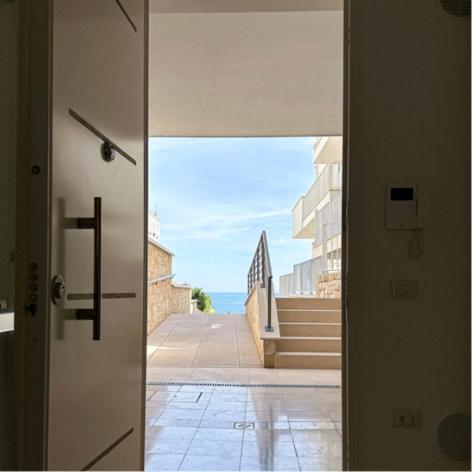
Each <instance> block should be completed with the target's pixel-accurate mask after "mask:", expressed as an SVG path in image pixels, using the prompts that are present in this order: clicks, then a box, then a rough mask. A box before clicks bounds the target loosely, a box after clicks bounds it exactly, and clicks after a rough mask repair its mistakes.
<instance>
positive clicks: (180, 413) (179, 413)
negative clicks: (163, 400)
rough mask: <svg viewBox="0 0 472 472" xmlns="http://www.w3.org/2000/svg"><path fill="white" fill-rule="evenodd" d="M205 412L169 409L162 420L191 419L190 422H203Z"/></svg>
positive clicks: (163, 414) (162, 416) (161, 417)
mask: <svg viewBox="0 0 472 472" xmlns="http://www.w3.org/2000/svg"><path fill="white" fill-rule="evenodd" d="M204 413H205V410H186V409H183V408H175V409H167V410H166V411H164V412H163V413H162V414H161V416H160V417H159V418H160V419H163V420H167V419H189V420H201V419H202V417H203V415H204Z"/></svg>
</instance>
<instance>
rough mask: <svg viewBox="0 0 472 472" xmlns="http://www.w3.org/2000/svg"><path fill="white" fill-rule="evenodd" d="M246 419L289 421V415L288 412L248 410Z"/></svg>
mask: <svg viewBox="0 0 472 472" xmlns="http://www.w3.org/2000/svg"><path fill="white" fill-rule="evenodd" d="M246 421H271V422H276V421H288V417H287V414H286V413H279V412H277V411H270V410H267V411H247V412H246Z"/></svg>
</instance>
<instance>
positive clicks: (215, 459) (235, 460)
mask: <svg viewBox="0 0 472 472" xmlns="http://www.w3.org/2000/svg"><path fill="white" fill-rule="evenodd" d="M239 463H240V458H239V457H227V456H223V455H220V456H200V455H198V456H194V455H190V454H187V455H186V456H185V458H184V460H183V462H182V464H181V466H180V469H179V470H181V471H189V472H190V471H192V472H197V471H208V472H213V471H237V470H239Z"/></svg>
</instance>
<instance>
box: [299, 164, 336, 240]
mask: <svg viewBox="0 0 472 472" xmlns="http://www.w3.org/2000/svg"><path fill="white" fill-rule="evenodd" d="M341 188H342V166H341V164H340V163H339V164H338V163H335V164H328V165H326V167H325V168H324V169H323V171H322V172H321V173H320V174H319V175H318V178H317V179H316V180H315V182H314V183H313V185H312V186H311V187H310V189H309V190H308V192H307V193H306V194H305V195H302V196H301V197H300V198H299V200H298V202H297V203H296V205H295V207H294V208H293V210H292V237H293V238H294V239H315V214H316V211H317V210H319V209H321V208H322V207H323V206H324V205H325V204H326V203H327V202H328V201H329V200H330V199H331V195H330V192H331V191H336V192H337V191H339V190H341Z"/></svg>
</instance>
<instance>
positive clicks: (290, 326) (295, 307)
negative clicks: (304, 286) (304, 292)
mask: <svg viewBox="0 0 472 472" xmlns="http://www.w3.org/2000/svg"><path fill="white" fill-rule="evenodd" d="M276 303H277V314H278V321H279V329H280V338H279V339H278V340H277V349H276V353H275V362H274V367H276V368H286V369H340V368H341V301H340V300H339V299H332V298H308V297H288V298H277V299H276Z"/></svg>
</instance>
